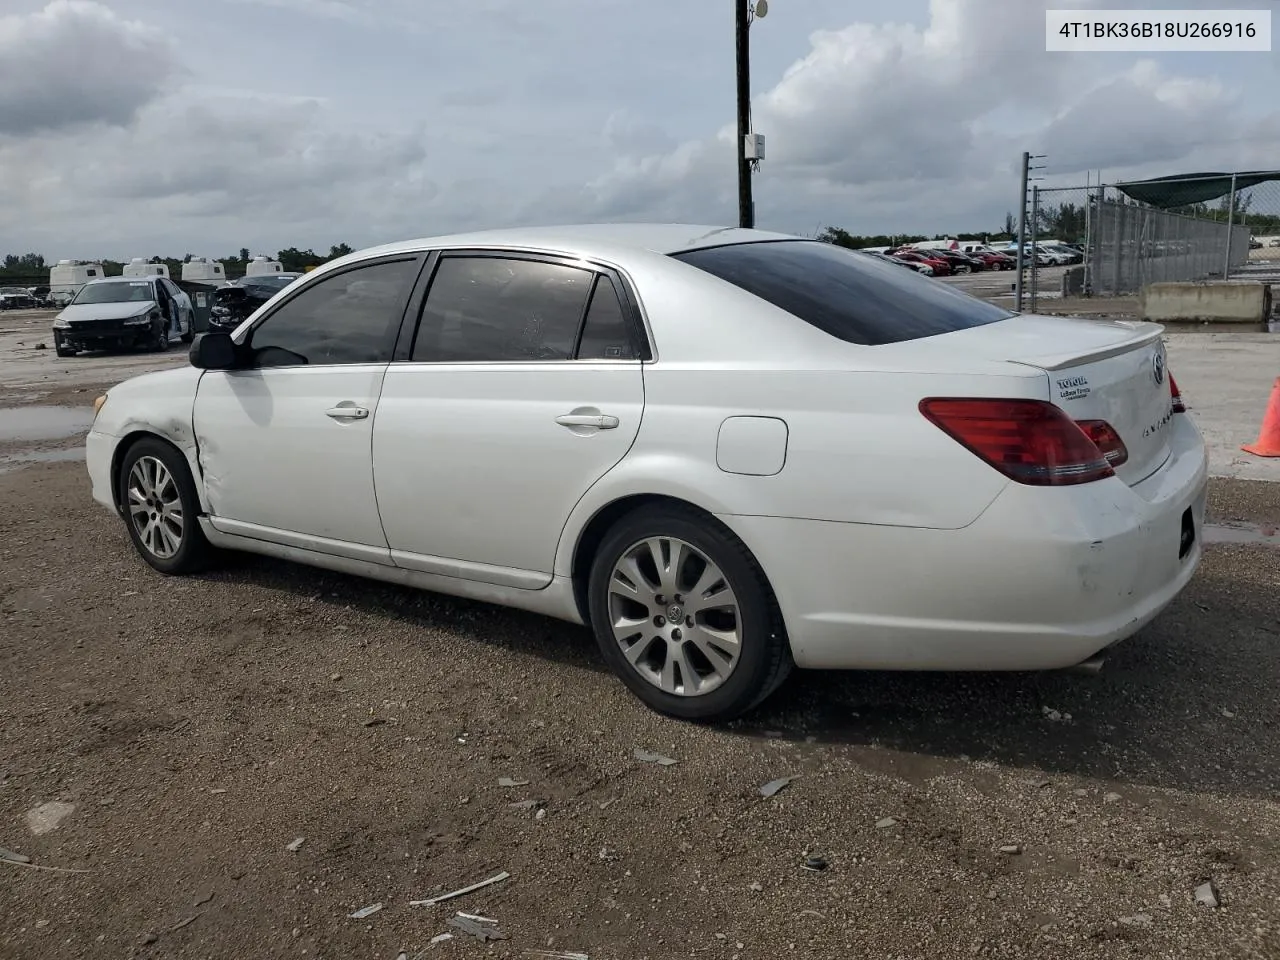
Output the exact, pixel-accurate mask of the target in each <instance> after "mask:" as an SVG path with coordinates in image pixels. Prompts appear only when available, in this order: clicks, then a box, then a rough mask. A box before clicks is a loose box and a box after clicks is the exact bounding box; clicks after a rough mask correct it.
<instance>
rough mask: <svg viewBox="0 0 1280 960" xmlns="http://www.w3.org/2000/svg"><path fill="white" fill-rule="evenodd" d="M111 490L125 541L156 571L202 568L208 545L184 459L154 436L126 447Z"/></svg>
mask: <svg viewBox="0 0 1280 960" xmlns="http://www.w3.org/2000/svg"><path fill="white" fill-rule="evenodd" d="M117 478H118V479H117V484H116V489H117V490H118V491H119V499H120V512H121V514H122V515H123V517H124V522H125V526H126V527H127V528H128V530H129V539H131V540H132V541H133V546H134V548H135V549H136V550H137V551H138V553H139V554H141V555H142V559H144V560H146V561H147V563H149V564H151V566H153V567H155V569H157V570H159V571H160V572H161V573H167V574H187V573H197V572H199V571H200V570H203V569H205V568H206V567H207V566H208V565H209V563H210V561H211V560H212V557H213V547H212V546H211V545H210V544H209V541H208V540H207V539H205V535H204V531H203V530H201V529H200V523H199V520H198V517H199V515H200V498H199V497H198V496H197V495H196V487H195V481H194V480H192V478H191V470H190V469H189V468H188V467H187V462H186V459H185V458H184V457H183V456H182V454H181V453H179V452H178V450H177V449H176V448H174V447H173V446H171V445H170V444H168V443H165V442H164V441H163V440H160V439H157V438H150V437H148V438H146V439H142V440H139V441H137V442H136V443H134V444H133V446H131V447H130V448H129V449H128V451H126V452H125V455H124V456H123V457H122V458H121V460H120V468H119V473H118V475H117Z"/></svg>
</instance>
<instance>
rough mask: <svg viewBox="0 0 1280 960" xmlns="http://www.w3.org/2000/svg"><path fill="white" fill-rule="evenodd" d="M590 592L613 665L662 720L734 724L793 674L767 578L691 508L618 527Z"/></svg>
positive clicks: (640, 513) (740, 547) (654, 513)
mask: <svg viewBox="0 0 1280 960" xmlns="http://www.w3.org/2000/svg"><path fill="white" fill-rule="evenodd" d="M587 591H588V606H589V612H590V619H591V624H592V629H593V631H594V633H595V635H596V640H597V642H598V643H599V644H600V649H601V652H602V653H603V655H604V658H605V661H606V662H607V663H608V664H609V666H610V667H611V668H612V669H613V670H614V672H615V673H617V674H618V676H619V677H620V678H621V679H622V681H623V683H625V684H626V685H627V687H628V688H629V689H630V690H631V692H632V693H634V694H635V695H636V696H638V697H639V698H640V699H641V700H643V701H644V702H645V703H646V704H647V705H648V706H649V707H651V708H652V709H654V710H656V711H658V712H659V713H664V714H667V715H669V716H673V717H678V718H680V719H684V720H696V721H707V722H709V721H723V720H730V719H732V718H734V717H736V716H738V715H740V714H742V713H745V712H746V711H748V710H750V709H751V708H752V707H754V706H756V705H757V704H759V703H760V702H761V701H763V700H764V699H765V698H766V697H768V696H769V695H770V694H772V693H773V692H774V691H775V690H776V689H777V688H778V687H779V686H780V685H781V684H782V682H783V681H784V680H785V679H786V677H787V675H788V674H789V673H790V671H791V668H792V666H793V662H792V659H791V651H790V647H789V645H788V643H787V638H786V631H785V628H784V627H783V624H782V617H781V614H780V613H779V611H778V606H777V603H776V601H775V599H774V596H773V591H772V589H771V588H770V586H769V582H768V580H767V579H766V577H765V575H764V571H763V570H762V569H761V568H760V565H759V564H758V563H757V562H756V560H755V558H754V557H753V556H752V555H751V552H750V550H748V549H747V547H746V545H745V544H743V542H742V541H741V540H739V539H738V538H737V537H736V536H735V535H734V534H733V532H732V531H731V530H729V529H728V528H727V527H725V526H724V525H723V524H722V523H720V522H719V521H717V520H716V519H714V518H713V517H711V516H709V515H707V514H704V513H702V512H701V511H698V510H696V509H694V508H692V507H686V506H683V505H679V504H672V505H669V506H667V505H664V506H653V507H645V508H642V509H640V510H637V511H635V512H634V513H631V514H628V515H626V516H625V517H623V518H622V519H621V520H619V521H618V522H617V523H616V524H615V525H614V527H613V528H612V529H611V530H610V531H609V532H608V533H607V534H606V535H605V538H604V540H603V541H602V542H601V544H600V547H599V549H598V550H597V552H596V555H595V558H594V560H593V563H592V566H591V573H590V579H589V582H588V587H587Z"/></svg>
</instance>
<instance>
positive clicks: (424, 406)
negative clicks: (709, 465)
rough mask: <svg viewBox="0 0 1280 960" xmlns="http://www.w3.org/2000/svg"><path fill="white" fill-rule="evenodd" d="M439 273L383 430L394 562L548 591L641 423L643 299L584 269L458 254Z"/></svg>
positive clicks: (376, 439)
mask: <svg viewBox="0 0 1280 960" xmlns="http://www.w3.org/2000/svg"><path fill="white" fill-rule="evenodd" d="M429 270H431V280H430V285H429V288H428V289H427V291H426V294H425V298H424V301H423V305H422V309H421V318H420V321H419V324H418V326H417V329H416V332H415V335H414V336H413V338H412V341H411V342H410V343H408V344H406V345H405V346H404V351H405V352H404V356H403V360H400V359H397V362H393V363H392V364H391V366H390V367H389V368H388V370H387V374H386V379H385V381H384V383H383V388H382V398H381V401H380V404H379V407H378V414H377V419H376V422H375V423H374V431H373V463H374V485H375V489H376V491H377V499H378V506H379V510H380V512H381V516H382V521H383V526H384V528H385V529H386V531H387V540H388V543H389V545H390V548H391V555H392V559H393V561H394V562H395V563H396V564H398V565H401V566H404V567H407V568H411V569H416V570H420V571H425V572H429V573H435V574H441V575H445V576H453V577H461V578H464V579H473V580H480V581H484V582H489V583H499V584H506V585H509V586H517V587H526V588H537V587H541V586H544V585H546V584H547V583H549V582H550V580H551V575H552V564H553V560H554V558H555V552H556V545H557V543H558V541H559V537H560V534H561V532H562V530H563V529H564V525H565V522H566V521H567V519H568V517H569V514H570V512H571V511H572V510H573V507H574V505H575V504H576V503H577V502H578V500H579V499H580V498H581V497H582V495H583V494H584V493H585V492H586V491H587V489H588V488H589V487H591V485H592V484H594V483H595V482H596V481H597V480H598V479H600V477H602V476H603V475H604V474H605V473H606V472H608V470H609V469H610V468H612V467H613V466H614V465H615V464H616V463H618V461H619V460H621V459H622V458H623V457H624V456H625V455H626V453H627V451H628V450H629V449H630V447H631V444H632V442H633V441H634V439H635V436H636V432H637V430H638V429H639V426H640V417H641V414H642V411H643V408H644V378H643V372H642V360H643V358H645V357H647V356H648V355H649V354H648V344H647V340H646V339H645V337H644V331H643V325H642V324H641V322H640V318H639V313H638V310H637V308H636V303H635V301H634V298H633V297H632V296H631V294H630V292H629V291H628V289H627V287H626V285H625V284H624V281H623V278H622V277H621V276H620V275H619V274H618V273H616V272H614V271H612V270H609V269H604V268H596V267H592V266H589V265H584V264H583V263H582V261H578V260H572V261H570V260H565V259H562V258H556V257H547V256H535V255H525V254H513V253H496V252H491V251H450V252H447V253H443V254H441V255H439V256H438V257H437V258H436V261H435V263H433V264H432V265H431V266H430V267H429Z"/></svg>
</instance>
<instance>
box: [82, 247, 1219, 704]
mask: <svg viewBox="0 0 1280 960" xmlns="http://www.w3.org/2000/svg"><path fill="white" fill-rule="evenodd" d="M191 361H192V362H191V366H189V367H186V368H183V369H177V370H169V371H165V372H162V373H153V374H148V375H146V376H141V377H137V378H134V379H132V380H129V381H126V382H125V383H123V384H121V385H119V386H118V387H114V388H112V389H111V391H110V392H109V393H108V395H107V396H106V397H104V398H99V401H98V404H97V406H98V410H97V415H96V419H95V422H94V425H93V428H92V431H91V432H90V434H89V437H88V469H89V473H90V476H91V478H92V482H93V495H94V497H95V498H96V499H97V500H98V501H99V502H101V503H102V504H104V505H105V506H107V507H109V508H110V509H112V510H113V511H116V512H118V513H119V515H120V516H121V517H122V518H123V519H124V521H125V524H126V527H127V529H128V531H129V535H130V536H131V538H132V540H133V543H134V545H135V547H136V548H137V550H138V551H139V553H141V555H142V557H143V558H144V559H145V560H146V561H147V562H148V563H150V564H151V565H152V566H153V567H155V568H156V569H157V570H160V571H162V572H164V573H171V574H182V573H188V572H191V571H194V570H197V569H199V568H200V567H202V566H204V565H205V564H206V563H208V562H209V561H210V560H211V559H213V557H214V556H215V555H216V553H217V551H219V550H223V549H226V550H248V551H253V552H256V553H262V554H267V555H270V556H275V557H282V558H285V559H288V560H293V561H297V562H300V563H305V564H312V565H314V566H318V567H326V568H329V569H332V570H339V571H345V572H348V573H353V574H359V575H363V576H368V577H375V578H378V579H381V580H388V581H392V582H395V583H401V584H409V585H413V586H416V587H421V588H425V589H428V590H436V591H440V592H442V593H450V594H456V595H459V596H465V597H471V598H475V599H479V600H485V601H490V602H493V603H497V604H502V605H506V606H511V607H520V608H523V609H526V610H532V611H536V612H540V613H543V614H547V615H550V616H553V617H558V618H561V619H563V620H568V621H572V622H577V623H585V624H589V625H590V627H591V629H592V630H593V631H594V633H595V635H596V637H597V639H598V641H599V643H600V648H601V650H602V651H603V653H604V657H605V659H606V660H607V661H608V663H609V664H610V665H611V666H612V667H613V669H615V670H616V671H617V672H618V674H619V675H620V676H621V677H622V679H623V680H624V681H625V683H626V684H627V686H628V687H630V688H631V690H633V691H634V692H635V693H636V694H638V695H639V696H640V698H641V699H643V700H644V701H645V702H646V703H647V704H649V705H650V706H652V707H654V708H655V709H657V710H660V711H663V712H666V713H669V714H672V715H675V716H679V717H686V718H694V719H711V718H725V717H731V716H734V715H736V714H739V713H741V712H743V711H745V710H747V709H749V708H751V707H752V706H753V705H754V704H756V703H759V702H760V701H761V700H763V699H764V698H765V697H766V696H768V695H769V693H770V692H771V691H773V690H774V689H775V688H776V687H777V686H778V685H779V684H780V683H781V682H782V680H783V679H784V678H785V677H786V675H787V673H788V672H789V670H790V669H791V667H792V666H793V665H796V666H799V667H802V668H813V669H897V670H1041V669H1053V668H1063V667H1070V666H1073V665H1078V664H1081V663H1082V662H1085V661H1088V662H1090V663H1091V664H1092V663H1096V662H1097V659H1096V655H1098V654H1099V652H1100V651H1103V650H1105V648H1107V647H1109V646H1110V645H1112V644H1114V643H1116V642H1117V641H1119V640H1122V639H1124V638H1126V637H1128V636H1130V635H1132V634H1133V633H1135V632H1136V631H1138V630H1139V629H1140V628H1142V627H1143V625H1145V624H1146V623H1147V622H1148V621H1150V620H1151V619H1152V618H1153V617H1155V616H1156V615H1157V614H1158V613H1159V612H1160V611H1161V610H1162V609H1163V608H1164V607H1166V606H1167V605H1168V604H1169V603H1170V601H1172V600H1173V599H1174V597H1175V596H1176V595H1177V594H1178V592H1179V591H1180V590H1181V589H1182V588H1183V587H1184V586H1185V585H1186V583H1187V581H1188V580H1189V579H1190V578H1191V576H1192V574H1193V573H1194V571H1195V569H1196V566H1197V564H1198V562H1199V560H1200V530H1201V523H1202V520H1203V513H1204V501H1205V488H1206V476H1207V462H1206V455H1205V448H1204V443H1203V441H1202V439H1201V437H1200V434H1199V433H1198V432H1197V430H1196V427H1195V426H1194V424H1193V423H1192V422H1191V420H1190V419H1189V418H1188V417H1187V416H1185V415H1183V412H1182V411H1183V406H1182V401H1181V398H1180V396H1179V394H1178V391H1177V388H1176V386H1175V385H1174V382H1173V378H1172V377H1171V376H1170V375H1169V372H1168V370H1167V369H1166V367H1165V351H1164V346H1163V341H1162V338H1161V328H1160V327H1159V326H1156V325H1154V324H1146V323H1127V322H1112V321H1096V320H1074V319H1062V318H1055V317H1040V316H1018V315H1014V314H1011V313H1009V312H1008V311H1006V310H1004V309H1002V308H1000V307H996V306H992V305H991V304H988V303H985V302H983V301H980V300H976V299H973V298H971V297H969V296H967V295H965V294H963V293H960V292H958V291H957V290H955V289H953V288H951V287H947V286H944V285H941V284H935V283H931V282H930V281H928V280H926V279H924V278H922V277H919V276H917V275H915V274H913V273H911V272H909V271H907V270H903V269H901V268H900V267H897V266H894V265H891V264H884V263H879V262H877V261H876V260H875V259H873V258H871V257H867V256H864V255H862V254H859V253H856V252H853V251H848V250H843V249H841V248H839V247H835V246H831V245H828V244H825V243H820V242H817V241H813V240H805V239H799V238H795V237H790V236H785V235H780V234H772V233H765V232H761V231H747V230H737V229H712V228H707V227H690V226H679V225H639V224H632V225H614V226H610V225H596V226H586V227H564V228H554V229H553V228H543V229H527V230H509V231H497V232H491V233H477V234H471V235H465V236H453V237H441V238H436V239H429V240H418V241H413V242H408V243H398V244H393V245H390V246H384V247H379V248H376V249H371V250H365V251H362V252H359V253H355V254H352V255H350V256H347V257H344V258H342V259H340V260H336V261H333V262H331V263H329V264H326V265H325V266H323V267H321V268H320V269H318V270H316V271H315V272H313V273H311V274H308V275H307V276H306V277H305V278H303V279H302V280H300V281H298V282H297V283H295V284H293V285H291V286H290V287H289V288H287V289H286V290H284V291H282V292H281V293H279V294H277V295H276V296H275V297H273V298H272V299H271V300H270V301H268V302H267V303H266V304H264V305H263V306H262V307H261V308H259V309H258V310H257V311H256V312H255V313H254V314H253V315H251V316H250V317H249V318H248V319H247V320H245V321H244V323H243V324H241V325H240V326H239V327H238V328H237V329H236V330H235V331H234V333H231V334H227V333H206V334H202V335H200V336H199V337H197V339H196V342H195V343H194V344H193V345H192V348H191Z"/></svg>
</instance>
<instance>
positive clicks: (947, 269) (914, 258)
mask: <svg viewBox="0 0 1280 960" xmlns="http://www.w3.org/2000/svg"><path fill="white" fill-rule="evenodd" d="M890 256H891V257H895V258H896V259H898V260H905V261H906V262H907V263H922V264H925V265H926V266H928V267H929V268H930V269H931V270H932V271H933V274H934V276H938V277H949V276H951V263H950V261H948V260H946V259H945V258H943V257H934V256H928V255H926V254H924V253H921V252H920V251H919V250H898V251H896V252H894V253H891V254H890Z"/></svg>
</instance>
